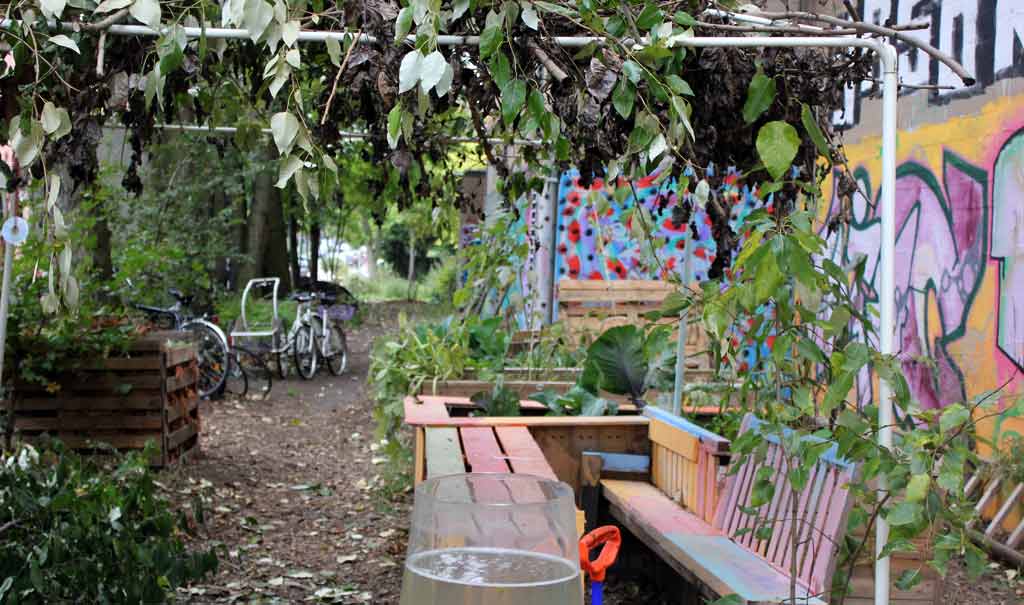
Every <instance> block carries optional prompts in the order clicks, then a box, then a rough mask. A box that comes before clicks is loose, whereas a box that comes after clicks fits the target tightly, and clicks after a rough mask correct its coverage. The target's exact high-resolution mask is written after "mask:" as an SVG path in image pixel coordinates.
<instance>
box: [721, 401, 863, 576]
mask: <svg viewBox="0 0 1024 605" xmlns="http://www.w3.org/2000/svg"><path fill="white" fill-rule="evenodd" d="M760 426H762V423H761V422H760V421H758V420H756V419H753V418H750V417H748V418H747V419H745V421H744V428H743V430H758V428H759V427H760ZM766 439H767V440H768V441H769V446H768V448H767V453H766V455H765V458H764V459H763V460H762V461H757V460H756V459H755V458H754V457H750V458H749V459H748V460H746V461H745V462H743V466H741V467H740V468H739V469H738V470H737V471H736V472H735V473H734V474H733V475H732V476H730V477H729V480H728V484H727V486H726V489H725V492H724V493H723V495H722V498H723V499H722V502H721V503H720V504H719V508H718V514H717V515H716V517H715V526H716V527H718V528H720V529H721V530H722V531H723V532H724V533H725V534H726V535H728V536H730V537H732V538H733V540H734V541H735V542H736V544H738V545H739V546H741V547H743V548H745V549H747V550H749V551H751V552H753V553H756V554H758V555H759V556H762V557H763V558H764V559H766V560H767V561H768V562H769V563H770V564H772V565H774V566H775V567H776V568H778V569H780V570H782V571H785V572H788V571H789V570H790V569H793V568H795V569H796V570H797V579H798V580H799V581H800V583H801V584H803V585H805V586H807V587H809V588H811V590H812V592H821V591H823V590H824V589H825V588H826V587H827V586H828V582H830V581H831V576H832V574H833V573H834V571H835V564H836V561H835V555H836V552H837V551H838V542H839V539H840V537H841V535H842V532H843V531H844V530H845V523H846V517H847V515H848V512H849V507H850V504H851V498H850V494H849V492H848V490H847V489H846V488H845V486H846V485H847V484H848V483H849V481H850V480H851V477H852V473H853V467H852V465H850V464H849V463H848V462H846V461H845V460H842V459H839V458H838V457H837V456H836V455H835V452H834V450H833V451H826V453H825V454H824V455H822V456H821V458H820V459H819V461H818V462H817V463H816V464H815V465H814V466H813V467H812V468H810V469H808V470H809V472H808V480H807V485H806V487H805V488H804V489H803V490H801V491H800V492H799V493H797V494H793V493H792V490H791V489H790V488H789V484H788V477H787V473H788V461H787V460H785V459H784V453H783V450H782V447H781V444H780V443H779V440H778V439H773V438H771V437H770V436H766ZM762 468H772V469H774V472H773V475H772V478H771V480H772V481H773V483H774V485H775V493H774V495H773V496H772V499H771V501H770V502H769V503H768V504H766V505H764V506H762V507H761V512H760V514H759V515H758V516H757V517H756V518H755V516H753V515H745V514H743V513H742V512H741V511H740V510H739V509H740V508H741V507H749V506H750V502H751V497H752V488H753V484H754V482H755V481H754V480H755V478H756V475H757V471H758V469H762ZM794 497H795V498H797V500H796V514H795V515H794V511H793V500H792V498H794ZM794 523H795V524H796V526H795V528H794ZM766 524H767V525H770V526H771V527H772V532H771V537H770V538H768V539H767V540H760V539H757V537H756V536H755V535H754V532H753V531H744V530H748V529H749V530H753V529H756V528H757V527H759V526H761V525H766ZM793 533H796V542H795V544H796V552H795V557H796V558H795V560H794V549H793V546H794V542H793V536H792V535H791V534H793Z"/></svg>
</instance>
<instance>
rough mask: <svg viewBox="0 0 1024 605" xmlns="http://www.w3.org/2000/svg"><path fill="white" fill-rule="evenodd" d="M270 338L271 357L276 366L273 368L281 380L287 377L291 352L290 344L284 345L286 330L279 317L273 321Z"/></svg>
mask: <svg viewBox="0 0 1024 605" xmlns="http://www.w3.org/2000/svg"><path fill="white" fill-rule="evenodd" d="M272 340H273V342H272V347H273V349H274V354H273V356H272V359H273V362H274V365H275V366H277V367H276V368H275V369H276V370H277V376H278V378H280V379H281V380H286V379H287V378H288V364H289V363H290V360H289V353H290V352H291V351H290V348H291V346H287V347H286V346H285V344H286V343H287V342H288V332H287V331H286V330H285V329H284V322H283V321H281V320H280V319H277V320H275V321H274V337H273V339H272Z"/></svg>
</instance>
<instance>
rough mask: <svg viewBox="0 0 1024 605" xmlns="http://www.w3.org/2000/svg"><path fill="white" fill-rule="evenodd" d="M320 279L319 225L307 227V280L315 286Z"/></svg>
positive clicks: (316, 223)
mask: <svg viewBox="0 0 1024 605" xmlns="http://www.w3.org/2000/svg"><path fill="white" fill-rule="evenodd" d="M319 279H320V223H319V222H317V221H314V222H313V224H312V225H310V226H309V280H310V282H311V283H313V284H314V286H315V285H316V282H317V281H318V280H319Z"/></svg>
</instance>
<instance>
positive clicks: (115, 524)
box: [0, 442, 217, 604]
mask: <svg viewBox="0 0 1024 605" xmlns="http://www.w3.org/2000/svg"><path fill="white" fill-rule="evenodd" d="M50 447H51V449H46V450H43V451H42V452H41V453H40V452H37V451H36V450H35V449H34V448H32V447H31V446H28V445H23V446H21V448H20V449H18V450H17V451H15V452H14V453H12V454H11V455H9V456H0V502H2V503H3V505H2V506H0V603H10V604H21V603H31V604H35V603H126V604H127V603H132V604H136V603H163V602H167V601H169V600H170V598H171V596H172V595H173V592H174V590H175V589H176V588H177V587H179V586H182V585H185V584H187V583H189V582H193V581H197V580H200V579H201V578H203V577H205V576H206V575H207V574H208V573H211V572H214V571H216V569H217V556H216V555H215V554H214V553H213V552H212V551H206V552H194V553H193V552H188V551H187V550H186V549H185V547H184V545H183V544H182V542H181V540H180V538H179V535H180V531H181V530H180V527H179V523H178V519H177V518H176V517H175V515H173V514H172V513H171V511H170V510H169V509H168V504H167V502H166V501H165V500H164V499H163V498H162V497H161V496H160V495H158V494H157V492H156V486H155V484H154V481H153V475H152V473H151V472H150V471H149V469H148V467H147V465H146V462H145V456H146V455H147V453H148V452H143V454H141V455H139V454H135V455H131V456H127V457H125V458H122V459H119V460H118V461H117V463H116V465H114V466H112V467H111V468H100V467H99V466H98V465H97V463H96V462H93V461H91V460H90V461H86V460H83V459H82V458H81V457H79V456H77V455H76V454H74V453H72V452H69V451H65V450H64V449H63V448H62V446H61V445H60V444H59V443H57V442H54V443H52V444H51V446H50Z"/></svg>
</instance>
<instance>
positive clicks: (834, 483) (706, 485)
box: [600, 415, 854, 604]
mask: <svg viewBox="0 0 1024 605" xmlns="http://www.w3.org/2000/svg"><path fill="white" fill-rule="evenodd" d="M760 426H761V422H760V421H759V420H757V419H756V418H754V417H753V416H751V415H748V416H747V417H746V418H745V419H744V423H743V428H742V431H757V430H759V428H760ZM656 427H657V428H656ZM670 429H675V430H670ZM680 435H682V436H680ZM710 435H713V434H709V435H701V434H700V430H697V431H695V430H693V427H692V425H690V426H687V423H685V421H683V422H677V423H672V422H666V421H664V420H662V419H657V422H655V421H654V419H652V431H651V439H652V441H654V442H655V443H656V444H657V448H658V449H657V450H655V452H654V453H653V460H652V465H651V469H652V470H651V472H652V475H654V476H655V477H657V476H659V475H662V474H663V473H661V472H659V470H658V467H659V465H661V466H664V465H665V464H669V465H682V466H684V467H685V466H689V465H693V464H694V461H693V459H692V458H691V456H692V457H696V458H697V460H696V468H697V469H700V468H702V466H701V457H702V454H701V452H704V451H706V452H707V453H708V455H709V456H715V455H718V452H717V450H715V448H717V447H719V446H717V445H715V446H712V445H711V443H712V442H713V441H714V440H712V439H711V438H710ZM687 436H689V437H690V438H696V439H697V441H698V442H699V444H700V445H699V447H695V446H694V445H693V441H692V440H688V439H687V438H686V437H687ZM765 439H767V441H768V442H769V446H768V454H767V456H766V458H765V460H763V461H761V462H758V461H757V460H755V459H754V458H753V457H751V458H750V459H749V460H747V461H746V462H744V463H743V465H742V466H741V467H739V468H738V469H736V472H735V473H733V474H732V475H729V476H728V477H727V479H726V480H725V487H724V489H722V490H721V492H720V493H716V490H717V489H718V482H717V481H711V480H710V478H709V477H708V476H707V475H704V476H701V473H700V471H699V470H698V471H697V472H696V477H697V480H696V481H695V482H686V481H684V482H683V483H682V484H681V487H679V490H678V493H679V495H678V496H676V497H670V495H671V493H672V492H673V490H672V489H671V488H672V487H673V486H672V484H665V483H664V482H662V485H660V486H656V485H652V484H650V483H647V482H645V481H624V480H618V479H602V480H601V482H600V485H601V492H602V496H603V497H604V499H605V500H606V501H607V502H608V508H609V512H610V513H611V515H612V516H613V517H614V518H616V519H617V520H618V521H619V522H620V523H622V524H623V525H624V526H626V527H627V528H629V529H630V530H631V531H632V532H633V533H634V534H635V535H636V536H637V537H639V538H640V539H642V540H644V541H645V542H646V543H647V544H648V545H649V546H650V548H651V549H652V550H653V551H654V552H655V553H656V554H657V555H658V556H659V557H660V558H662V559H663V560H664V561H665V562H666V563H668V564H669V565H670V566H671V567H673V568H674V569H675V570H676V571H677V572H679V573H680V575H682V576H683V577H684V578H685V579H687V580H689V581H690V582H691V583H694V584H697V585H698V586H700V587H701V589H702V590H704V591H705V592H709V593H710V594H708V595H707V596H709V597H711V598H716V597H717V596H726V595H733V594H734V595H737V596H739V597H740V598H741V599H742V600H743V601H744V602H747V603H779V602H783V601H788V599H789V594H790V570H791V568H792V561H793V548H792V546H793V544H792V542H791V528H792V525H791V523H792V522H793V518H788V519H787V518H786V517H787V515H788V513H789V511H790V510H791V509H792V508H791V507H792V505H793V502H791V501H790V494H791V490H789V489H788V488H787V487H785V482H786V481H787V479H786V472H785V471H786V468H785V467H786V464H785V462H784V461H783V459H782V450H781V447H780V445H779V442H778V438H777V437H776V436H773V435H765ZM705 444H708V445H707V447H706V446H705ZM662 448H665V449H667V450H668V452H671V455H670V454H662V453H659V451H660V449H662ZM680 450H682V451H680ZM659 459H661V460H662V462H658V461H659ZM708 464H710V461H709V460H707V459H706V460H705V462H704V467H703V468H705V469H706V468H707V465H708ZM763 468H771V469H775V472H774V473H773V480H774V481H775V483H776V486H777V489H776V490H775V495H774V497H773V499H772V501H771V502H770V503H768V504H767V505H765V506H764V507H762V508H761V510H760V511H759V515H761V520H760V522H758V520H756V519H755V518H754V517H752V516H750V515H747V514H745V513H743V512H742V511H741V508H744V507H749V505H750V502H751V496H752V487H753V484H754V478H755V476H756V475H757V473H758V472H759V471H760V470H761V469H763ZM853 473H854V468H853V467H852V466H851V465H849V464H848V463H847V462H845V461H843V460H841V459H838V458H837V457H836V456H835V455H834V452H833V451H829V452H827V453H826V454H824V455H823V456H822V457H821V459H820V460H819V462H818V463H817V464H816V465H815V466H814V467H813V468H812V469H810V476H809V479H808V482H807V487H806V488H805V489H804V490H803V491H801V492H800V493H798V494H796V495H795V497H796V498H797V500H796V505H797V510H798V511H799V512H798V514H797V515H796V517H795V519H797V520H799V526H798V532H797V533H798V539H797V541H796V544H797V548H796V561H797V564H796V569H797V586H798V589H797V593H798V597H799V600H798V602H800V603H817V604H820V603H825V602H826V600H827V597H828V593H829V592H830V590H831V581H832V574H833V572H834V570H835V563H836V555H837V550H838V543H839V540H840V538H841V537H842V532H843V531H844V529H845V526H846V518H847V514H848V512H849V509H850V505H851V497H850V494H849V492H848V490H847V489H846V488H845V485H846V484H848V483H849V481H850V480H851V478H852V476H853ZM668 474H672V473H668V472H666V473H665V475H668ZM676 474H678V473H676ZM682 476H686V472H685V471H683V472H682ZM687 485H690V486H691V487H690V488H689V489H691V490H695V491H696V493H695V494H688V493H686V492H687V487H686V486H687ZM712 486H714V487H712ZM659 487H660V489H659ZM665 487H669V488H670V489H669V492H670V494H669V495H667V494H666V493H665V492H664V491H663V490H664V489H665ZM702 492H703V493H702ZM709 501H711V502H714V501H717V507H716V506H711V507H710V508H713V509H715V514H714V516H713V518H710V519H709V518H708V512H709V510H710V508H709ZM694 503H696V506H692V504H694ZM684 507H686V508H684ZM768 520H779V521H778V524H777V528H776V529H775V531H773V532H772V534H771V536H770V537H768V538H766V539H759V538H758V536H757V535H756V534H755V532H754V531H752V530H753V529H754V528H755V526H760V525H762V524H765V523H769V521H768Z"/></svg>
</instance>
